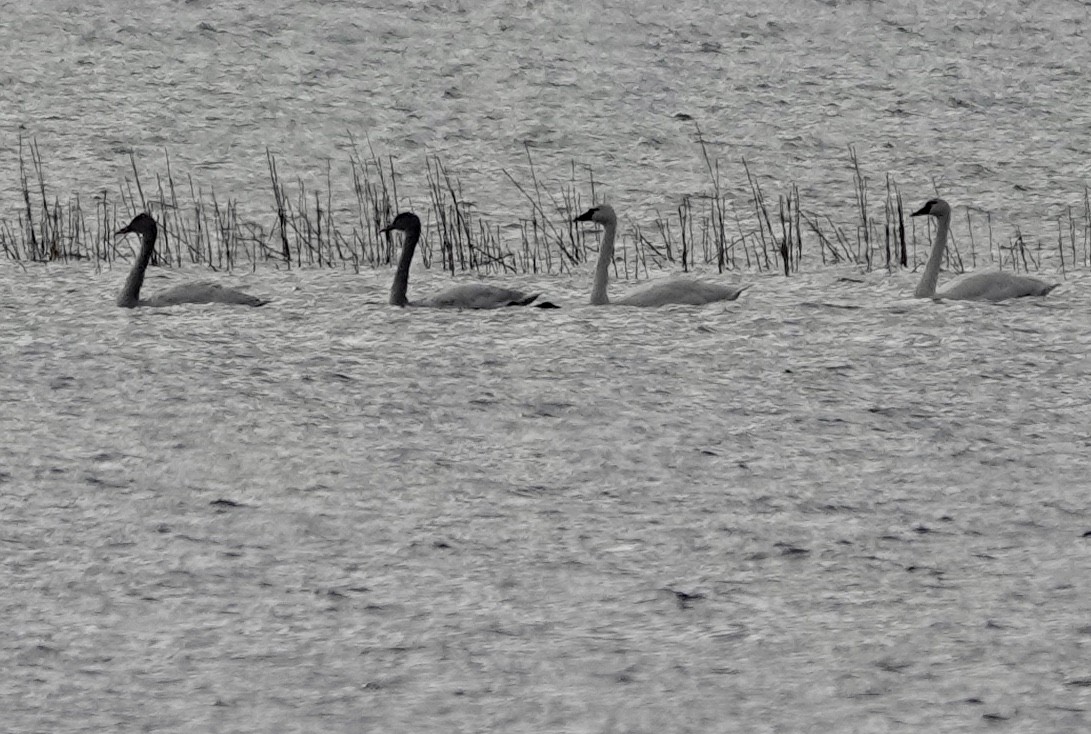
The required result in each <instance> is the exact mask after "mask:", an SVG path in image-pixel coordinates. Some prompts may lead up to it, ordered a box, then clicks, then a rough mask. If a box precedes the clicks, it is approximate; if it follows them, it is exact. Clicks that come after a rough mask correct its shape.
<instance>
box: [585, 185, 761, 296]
mask: <svg viewBox="0 0 1091 734" xmlns="http://www.w3.org/2000/svg"><path fill="white" fill-rule="evenodd" d="M573 221H575V222H596V223H598V224H601V225H602V226H603V227H605V228H606V234H605V236H604V237H603V240H602V247H601V248H600V249H599V259H598V263H597V264H596V265H595V284H594V286H593V287H592V289H591V305H592V306H606V305H609V304H610V299H609V297H608V296H607V295H606V282H607V279H608V278H609V274H610V265H611V263H612V262H613V260H614V237H615V236H616V235H617V215H616V214H614V208H613V207H612V206H610V205H609V204H599V205H598V206H596V207H592V208H591V209H588V210H587V211H585V212H584V213H583V214H581V215H579V216H578V217H576V218H575V219H574V220H573ZM749 287H750V286H748V285H744V286H728V285H716V284H714V283H703V282H701V281H699V280H691V279H688V278H672V279H671V280H667V281H663V282H661V283H654V284H652V285H649V286H647V287H646V288H641V289H640V290H638V291H636V292H635V293H630V294H629V295H627V296H625V297H624V298H621V299H619V300H617V301H614V302H613V303H615V304H617V305H621V306H665V305H667V304H671V303H680V304H684V305H687V306H703V305H705V304H706V303H715V302H716V301H734V300H735V299H736V298H738V297H739V294H740V293H742V292H743V291H744V290H746V289H747V288H749Z"/></svg>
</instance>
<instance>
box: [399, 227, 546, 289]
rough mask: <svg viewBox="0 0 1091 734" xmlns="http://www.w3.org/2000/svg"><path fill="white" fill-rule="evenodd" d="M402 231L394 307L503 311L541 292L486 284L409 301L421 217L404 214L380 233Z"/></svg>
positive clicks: (470, 284)
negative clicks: (497, 309)
mask: <svg viewBox="0 0 1091 734" xmlns="http://www.w3.org/2000/svg"><path fill="white" fill-rule="evenodd" d="M393 230H401V231H402V232H404V233H405V242H404V243H403V244H402V255H401V257H400V258H399V259H398V270H397V272H395V273H394V284H393V285H391V286H390V305H391V306H427V307H429V308H479V309H480V308H503V307H504V306H527V305H530V304H531V302H532V301H534V299H535V298H537V297H538V296H539V294H538V293H532V294H529V295H528V294H526V293H523V292H522V291H517V290H513V289H511V288H501V287H499V286H495V285H486V284H484V283H467V284H466V285H456V286H455V287H454V288H448V289H447V290H445V291H442V292H440V293H437V294H436V295H434V296H431V297H429V298H425V299H424V300H422V301H413V302H412V303H410V302H409V299H408V297H407V296H406V291H407V290H408V288H409V266H410V265H411V264H412V263H413V253H414V252H415V251H416V249H417V242H418V241H419V240H420V217H418V216H417V215H416V214H414V213H413V212H402V213H401V214H399V215H398V216H396V217H394V221H393V222H391V223H390V224H388V225H387V226H386V227H383V228H382V229H380V230H379V234H383V233H385V232H391V231H393ZM536 305H537V306H538V307H539V308H556V307H555V306H554V305H553V304H552V303H539V304H536Z"/></svg>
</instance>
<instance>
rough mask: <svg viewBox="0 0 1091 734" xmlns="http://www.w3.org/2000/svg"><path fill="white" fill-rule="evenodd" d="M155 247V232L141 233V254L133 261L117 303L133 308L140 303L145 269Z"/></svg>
mask: <svg viewBox="0 0 1091 734" xmlns="http://www.w3.org/2000/svg"><path fill="white" fill-rule="evenodd" d="M154 249H155V232H154V231H151V232H142V233H141V235H140V256H139V257H137V258H136V262H134V263H133V267H132V270H130V271H129V277H128V278H126V279H125V287H124V288H122V289H121V294H120V295H119V296H118V297H117V305H119V306H122V307H124V308H133V307H135V306H139V305H140V287H141V286H142V285H144V271H145V270H147V269H148V263H149V262H151V259H152V251H153V250H154Z"/></svg>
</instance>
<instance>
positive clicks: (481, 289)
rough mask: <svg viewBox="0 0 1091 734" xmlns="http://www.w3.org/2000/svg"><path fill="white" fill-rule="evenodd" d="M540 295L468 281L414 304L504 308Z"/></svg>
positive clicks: (528, 302)
mask: <svg viewBox="0 0 1091 734" xmlns="http://www.w3.org/2000/svg"><path fill="white" fill-rule="evenodd" d="M538 295H539V294H537V293H532V294H527V293H523V292H522V291H517V290H513V289H511V288H502V287H500V286H495V285H487V284H485V283H467V284H465V285H457V286H455V287H454V288H448V289H447V290H445V291H443V292H442V293H437V294H436V295H434V296H430V297H428V298H425V299H424V300H422V301H418V302H416V303H414V304H413V305H414V306H429V307H431V308H473V309H488V308H504V307H505V306H527V305H530V304H531V303H532V302H533V301H534V299H535V298H537V297H538Z"/></svg>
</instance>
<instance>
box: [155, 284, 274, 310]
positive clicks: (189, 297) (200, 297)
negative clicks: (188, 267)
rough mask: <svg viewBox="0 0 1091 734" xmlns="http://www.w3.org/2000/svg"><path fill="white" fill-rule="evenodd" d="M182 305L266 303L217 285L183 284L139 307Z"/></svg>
mask: <svg viewBox="0 0 1091 734" xmlns="http://www.w3.org/2000/svg"><path fill="white" fill-rule="evenodd" d="M183 303H226V304H230V305H234V306H264V305H265V304H266V303H268V301H266V300H264V299H261V298H258V297H257V296H252V295H250V294H249V293H243V292H242V291H238V290H235V289H234V288H225V287H223V286H222V285H220V284H219V283H183V284H182V285H179V286H175V287H174V288H170V289H168V290H165V291H163V292H162V293H157V294H155V295H154V296H152V297H151V298H149V299H147V300H144V301H141V302H140V305H141V306H155V307H163V306H177V305H180V304H183Z"/></svg>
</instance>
